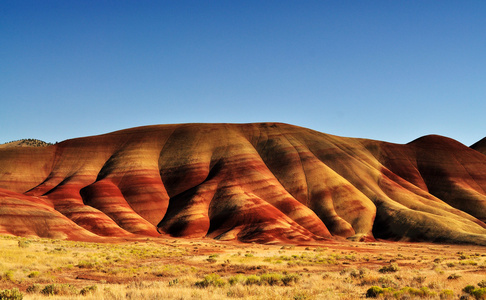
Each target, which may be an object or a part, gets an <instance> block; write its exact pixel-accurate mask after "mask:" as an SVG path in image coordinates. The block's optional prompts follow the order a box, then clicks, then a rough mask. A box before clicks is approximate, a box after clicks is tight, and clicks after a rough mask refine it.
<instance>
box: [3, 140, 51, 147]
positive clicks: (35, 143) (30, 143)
mask: <svg viewBox="0 0 486 300" xmlns="http://www.w3.org/2000/svg"><path fill="white" fill-rule="evenodd" d="M50 145H52V143H47V142H44V141H41V140H37V139H21V140H17V141H12V142H8V143H4V144H0V148H10V147H46V146H50Z"/></svg>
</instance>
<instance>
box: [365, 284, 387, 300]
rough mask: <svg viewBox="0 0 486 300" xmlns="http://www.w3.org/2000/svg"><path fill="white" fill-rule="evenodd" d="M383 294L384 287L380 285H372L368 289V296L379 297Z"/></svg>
mask: <svg viewBox="0 0 486 300" xmlns="http://www.w3.org/2000/svg"><path fill="white" fill-rule="evenodd" d="M381 294H383V289H382V288H381V287H378V286H372V287H370V288H369V289H368V290H367V291H366V298H377V297H378V296H379V295H381Z"/></svg>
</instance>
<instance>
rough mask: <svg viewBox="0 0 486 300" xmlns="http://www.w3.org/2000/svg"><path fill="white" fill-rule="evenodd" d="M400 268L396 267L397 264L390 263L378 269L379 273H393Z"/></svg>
mask: <svg viewBox="0 0 486 300" xmlns="http://www.w3.org/2000/svg"><path fill="white" fill-rule="evenodd" d="M399 269H400V268H398V264H396V263H391V264H389V265H388V266H383V267H381V269H379V270H378V272H380V273H393V272H397V271H398V270H399Z"/></svg>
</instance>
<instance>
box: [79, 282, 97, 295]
mask: <svg viewBox="0 0 486 300" xmlns="http://www.w3.org/2000/svg"><path fill="white" fill-rule="evenodd" d="M97 289H98V287H97V286H96V285H92V286H86V287H84V288H83V289H81V291H80V292H79V293H80V294H81V295H83V296H86V295H88V294H92V293H94V292H96V290H97Z"/></svg>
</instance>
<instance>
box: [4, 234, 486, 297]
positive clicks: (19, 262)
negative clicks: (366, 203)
mask: <svg viewBox="0 0 486 300" xmlns="http://www.w3.org/2000/svg"><path fill="white" fill-rule="evenodd" d="M485 250H486V249H485V248H484V247H478V246H461V245H437V244H425V243H401V242H397V243H395V242H394V243H390V242H372V243H363V242H348V241H343V242H328V243H326V244H319V245H302V246H294V245H260V244H242V243H234V242H231V243H230V242H219V241H215V240H210V239H200V240H185V239H163V238H159V239H145V240H124V241H119V242H118V243H116V244H113V243H86V242H73V241H63V240H50V239H27V238H20V237H10V236H3V237H0V277H1V280H0V293H1V294H0V298H1V299H22V298H23V299H98V300H99V299H357V298H366V297H374V298H381V299H415V298H422V299H484V298H485V297H486V251H485ZM468 285H469V287H467V286H468ZM461 297H462V298H461Z"/></svg>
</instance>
